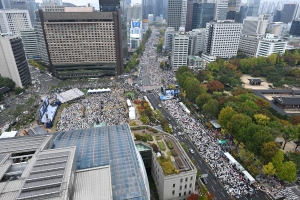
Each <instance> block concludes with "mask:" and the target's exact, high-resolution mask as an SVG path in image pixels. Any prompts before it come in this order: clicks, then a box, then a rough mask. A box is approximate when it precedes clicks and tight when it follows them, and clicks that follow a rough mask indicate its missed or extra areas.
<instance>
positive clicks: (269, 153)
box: [260, 141, 280, 163]
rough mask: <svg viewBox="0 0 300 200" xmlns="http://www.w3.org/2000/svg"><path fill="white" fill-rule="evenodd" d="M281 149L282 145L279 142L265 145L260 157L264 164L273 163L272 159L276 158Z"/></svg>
mask: <svg viewBox="0 0 300 200" xmlns="http://www.w3.org/2000/svg"><path fill="white" fill-rule="evenodd" d="M279 149H280V144H279V143H278V142H274V141H271V142H267V143H264V144H263V146H262V148H261V150H260V155H261V159H260V160H262V161H263V163H269V162H271V161H272V158H273V157H274V156H275V154H276V152H277V151H278V150H279Z"/></svg>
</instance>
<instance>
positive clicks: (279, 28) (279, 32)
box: [269, 22, 285, 37]
mask: <svg viewBox="0 0 300 200" xmlns="http://www.w3.org/2000/svg"><path fill="white" fill-rule="evenodd" d="M284 26H285V24H283V22H273V23H270V24H269V30H270V33H271V34H274V36H275V37H279V36H284V34H283V31H284Z"/></svg>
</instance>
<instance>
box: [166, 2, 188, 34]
mask: <svg viewBox="0 0 300 200" xmlns="http://www.w3.org/2000/svg"><path fill="white" fill-rule="evenodd" d="M186 11H187V0H168V20H167V23H168V27H174V28H175V31H179V27H185V23H186Z"/></svg>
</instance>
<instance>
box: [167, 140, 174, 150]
mask: <svg viewBox="0 0 300 200" xmlns="http://www.w3.org/2000/svg"><path fill="white" fill-rule="evenodd" d="M167 145H168V147H169V149H173V148H174V147H173V144H172V142H171V141H167Z"/></svg>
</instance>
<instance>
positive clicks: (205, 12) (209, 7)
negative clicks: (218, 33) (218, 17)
mask: <svg viewBox="0 0 300 200" xmlns="http://www.w3.org/2000/svg"><path fill="white" fill-rule="evenodd" d="M214 11H215V4H214V3H200V2H197V3H194V6H193V19H192V28H193V29H196V28H205V27H206V23H208V22H210V21H212V20H213V19H214Z"/></svg>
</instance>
